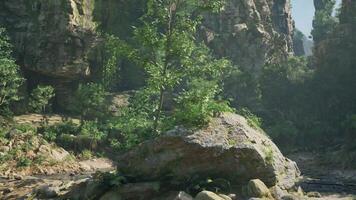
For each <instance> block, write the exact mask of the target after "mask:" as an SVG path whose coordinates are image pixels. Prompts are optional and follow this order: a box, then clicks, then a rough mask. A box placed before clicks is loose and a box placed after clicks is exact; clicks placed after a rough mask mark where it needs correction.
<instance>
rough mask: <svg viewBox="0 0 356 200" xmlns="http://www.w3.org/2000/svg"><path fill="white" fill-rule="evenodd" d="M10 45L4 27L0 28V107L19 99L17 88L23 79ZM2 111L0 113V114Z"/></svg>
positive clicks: (5, 106) (5, 107) (2, 107)
mask: <svg viewBox="0 0 356 200" xmlns="http://www.w3.org/2000/svg"><path fill="white" fill-rule="evenodd" d="M11 48H12V46H11V44H10V42H9V38H8V36H7V35H6V33H5V29H3V28H0V109H1V110H4V109H7V108H8V106H9V104H10V103H12V102H14V101H17V100H19V95H18V89H19V87H20V86H21V85H22V83H23V81H24V79H23V78H22V76H21V75H20V68H19V66H18V65H17V64H16V63H15V60H14V59H13V58H12V57H11V53H12V50H11ZM1 114H3V113H0V115H1Z"/></svg>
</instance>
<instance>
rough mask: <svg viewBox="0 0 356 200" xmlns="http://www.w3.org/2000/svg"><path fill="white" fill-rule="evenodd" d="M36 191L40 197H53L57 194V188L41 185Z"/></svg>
mask: <svg viewBox="0 0 356 200" xmlns="http://www.w3.org/2000/svg"><path fill="white" fill-rule="evenodd" d="M36 193H37V195H38V197H40V198H54V197H57V196H58V194H59V188H57V187H51V186H49V185H43V186H41V187H40V188H38V189H37V191H36Z"/></svg>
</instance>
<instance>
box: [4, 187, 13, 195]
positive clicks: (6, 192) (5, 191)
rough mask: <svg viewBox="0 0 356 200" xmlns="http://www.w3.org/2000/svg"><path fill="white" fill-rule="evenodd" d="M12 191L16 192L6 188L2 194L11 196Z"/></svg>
mask: <svg viewBox="0 0 356 200" xmlns="http://www.w3.org/2000/svg"><path fill="white" fill-rule="evenodd" d="M12 191H14V188H12V187H8V188H5V189H4V190H3V191H2V194H9V193H11V192H12Z"/></svg>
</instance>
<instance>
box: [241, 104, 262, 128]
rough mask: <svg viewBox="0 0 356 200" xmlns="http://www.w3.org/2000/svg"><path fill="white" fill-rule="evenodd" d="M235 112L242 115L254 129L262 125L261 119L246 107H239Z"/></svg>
mask: <svg viewBox="0 0 356 200" xmlns="http://www.w3.org/2000/svg"><path fill="white" fill-rule="evenodd" d="M237 113H238V114H240V115H242V116H244V117H245V118H246V120H247V123H248V125H250V126H251V127H254V128H256V129H258V128H261V127H262V119H261V118H259V117H258V116H256V115H255V114H253V113H252V112H251V111H250V110H248V109H247V108H241V109H239V110H237Z"/></svg>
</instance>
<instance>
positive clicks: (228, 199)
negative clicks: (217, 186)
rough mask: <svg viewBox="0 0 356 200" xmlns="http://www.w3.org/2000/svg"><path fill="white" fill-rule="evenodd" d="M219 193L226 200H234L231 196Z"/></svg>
mask: <svg viewBox="0 0 356 200" xmlns="http://www.w3.org/2000/svg"><path fill="white" fill-rule="evenodd" d="M218 195H219V197H221V198H223V199H224V200H232V198H231V197H229V196H227V195H225V194H218Z"/></svg>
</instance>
